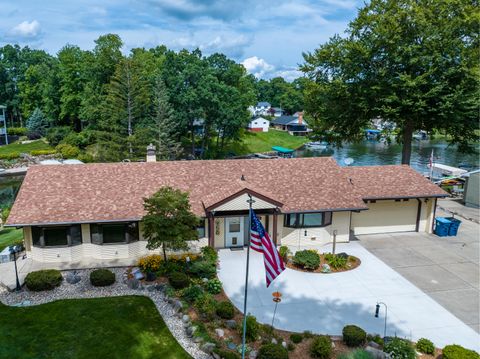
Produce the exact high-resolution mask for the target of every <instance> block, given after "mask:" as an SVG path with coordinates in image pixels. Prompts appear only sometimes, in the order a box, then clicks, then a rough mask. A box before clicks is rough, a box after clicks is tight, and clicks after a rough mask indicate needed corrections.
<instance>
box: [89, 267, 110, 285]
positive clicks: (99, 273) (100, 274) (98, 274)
mask: <svg viewBox="0 0 480 359" xmlns="http://www.w3.org/2000/svg"><path fill="white" fill-rule="evenodd" d="M90 283H92V285H93V286H95V287H107V286H109V285H112V284H113V283H115V273H113V272H112V271H110V270H108V269H105V268H101V269H95V270H94V271H93V272H92V273H90Z"/></svg>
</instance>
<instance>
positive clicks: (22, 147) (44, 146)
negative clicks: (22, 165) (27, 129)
mask: <svg viewBox="0 0 480 359" xmlns="http://www.w3.org/2000/svg"><path fill="white" fill-rule="evenodd" d="M51 149H52V146H50V145H49V144H48V143H46V142H45V141H43V140H37V141H33V142H30V143H25V144H21V143H20V142H15V143H12V144H9V145H5V146H0V155H9V154H11V153H19V154H20V153H30V152H32V151H36V150H51Z"/></svg>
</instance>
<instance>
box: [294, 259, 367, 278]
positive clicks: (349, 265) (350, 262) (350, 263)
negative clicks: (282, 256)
mask: <svg viewBox="0 0 480 359" xmlns="http://www.w3.org/2000/svg"><path fill="white" fill-rule="evenodd" d="M361 263H362V262H361V261H360V259H359V258H357V257H355V256H349V258H348V262H347V266H346V267H345V268H338V269H335V268H333V267H330V271H331V272H329V273H324V272H322V265H324V264H328V263H327V261H326V260H325V256H324V255H323V254H320V266H319V267H318V268H317V269H315V270H309V269H304V268H302V267H299V266H297V265H295V263H293V260H291V259H290V260H289V261H288V262H287V263H286V264H287V268H290V269H293V270H298V271H300V272H307V273H321V274H330V273H339V272H347V271H349V270H352V269H355V268H357V267H358V266H359V265H360V264H361Z"/></svg>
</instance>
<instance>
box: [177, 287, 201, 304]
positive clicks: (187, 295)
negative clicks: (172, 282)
mask: <svg viewBox="0 0 480 359" xmlns="http://www.w3.org/2000/svg"><path fill="white" fill-rule="evenodd" d="M202 294H203V289H202V287H200V286H199V285H191V286H190V287H188V288H185V289H184V290H183V293H182V298H183V299H185V300H186V301H187V302H189V303H193V302H195V301H196V300H197V299H198V297H200V296H201V295H202Z"/></svg>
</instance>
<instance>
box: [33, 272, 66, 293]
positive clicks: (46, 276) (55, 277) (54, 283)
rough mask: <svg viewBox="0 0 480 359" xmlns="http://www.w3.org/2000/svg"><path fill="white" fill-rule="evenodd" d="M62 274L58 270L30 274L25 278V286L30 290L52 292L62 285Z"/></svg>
mask: <svg viewBox="0 0 480 359" xmlns="http://www.w3.org/2000/svg"><path fill="white" fill-rule="evenodd" d="M62 280H63V277H62V273H60V271H59V270H56V269H44V270H39V271H35V272H30V273H28V274H27V276H26V277H25V285H26V286H27V288H28V289H29V290H32V291H35V292H39V291H42V290H52V289H54V288H55V287H58V286H59V285H60V284H61V283H62Z"/></svg>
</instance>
